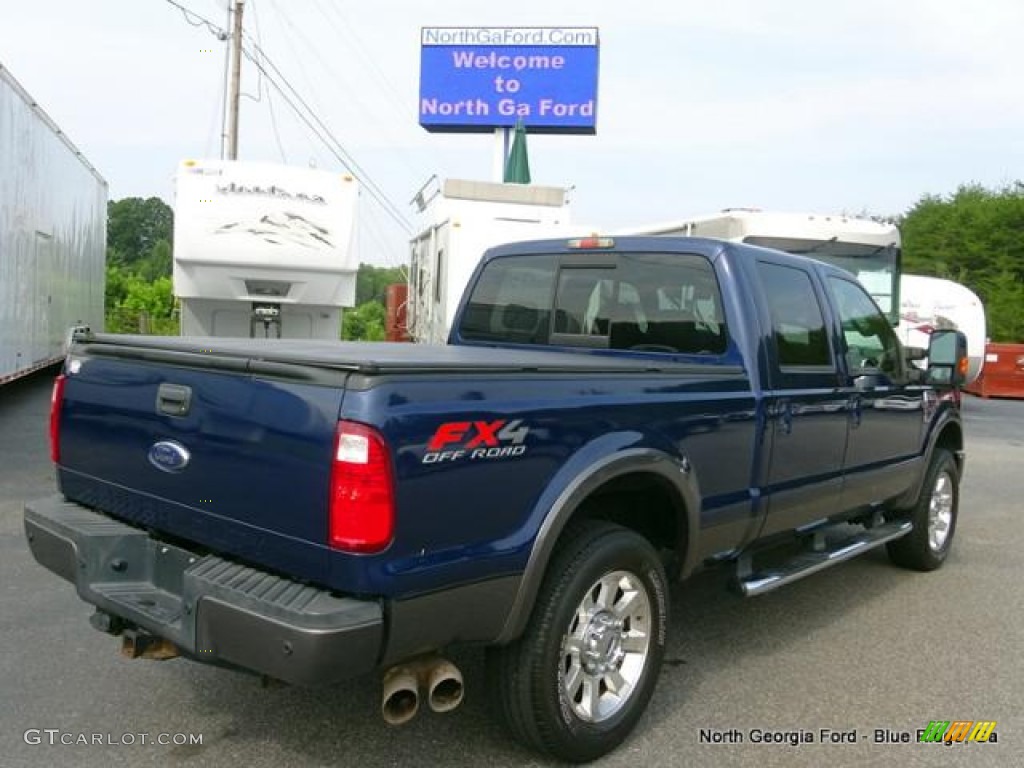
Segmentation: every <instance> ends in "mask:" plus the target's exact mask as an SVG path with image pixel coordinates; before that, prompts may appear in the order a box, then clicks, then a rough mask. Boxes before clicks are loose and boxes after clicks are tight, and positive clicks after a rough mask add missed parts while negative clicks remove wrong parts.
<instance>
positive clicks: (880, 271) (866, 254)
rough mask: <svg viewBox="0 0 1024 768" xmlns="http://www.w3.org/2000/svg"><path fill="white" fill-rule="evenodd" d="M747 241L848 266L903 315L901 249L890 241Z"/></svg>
mask: <svg viewBox="0 0 1024 768" xmlns="http://www.w3.org/2000/svg"><path fill="white" fill-rule="evenodd" d="M743 242H745V243H749V244H750V245H760V246H761V247H763V248H774V249H776V250H778V251H786V252H787V253H798V254H803V255H806V256H810V257H812V258H815V259H818V260H819V261H824V262H826V263H828V264H832V265H833V266H836V267H839V268H840V269H845V270H846V271H847V272H850V273H851V274H853V275H855V276H856V277H857V279H858V280H859V281H860V283H861V285H863V286H864V287H865V288H866V289H867V292H868V293H870V294H871V298H873V299H874V300H875V302H876V303H877V304H878V306H879V308H880V309H881V310H882V312H884V313H885V314H886V316H887V317H888V318H889V320H890V321H891V322H893V323H896V322H897V320H898V319H899V306H900V302H899V279H900V276H899V264H900V249H899V247H897V246H896V244H895V243H892V244H890V245H870V244H865V243H850V242H844V241H842V240H839V239H838V238H833V239H831V240H811V239H806V238H799V237H759V236H753V235H752V236H750V237H745V238H744V239H743Z"/></svg>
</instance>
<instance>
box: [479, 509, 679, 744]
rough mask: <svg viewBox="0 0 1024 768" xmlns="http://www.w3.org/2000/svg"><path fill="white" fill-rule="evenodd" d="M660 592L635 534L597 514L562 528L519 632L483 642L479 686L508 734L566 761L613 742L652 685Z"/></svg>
mask: <svg viewBox="0 0 1024 768" xmlns="http://www.w3.org/2000/svg"><path fill="white" fill-rule="evenodd" d="M666 601H667V585H666V578H665V571H664V568H663V567H662V564H661V560H660V559H659V557H658V554H657V552H656V551H655V550H654V548H653V547H652V546H651V544H650V543H649V542H648V541H647V540H646V539H644V538H643V537H642V536H640V535H639V534H637V533H634V532H633V531H630V530H628V529H625V528H622V527H620V526H617V525H612V524H610V523H605V522H599V521H584V522H582V523H579V524H574V525H573V526H571V527H570V528H569V529H567V531H566V532H565V533H564V534H563V537H562V540H561V541H560V542H559V546H558V548H557V550H556V552H555V555H554V557H553V558H552V561H551V564H550V566H549V568H548V571H547V574H546V575H545V577H544V581H543V583H542V585H541V588H540V592H539V593H538V595H537V602H536V603H535V605H534V608H533V613H532V614H531V617H530V620H529V623H528V624H527V627H526V630H525V631H524V633H523V635H522V636H521V637H520V638H519V639H518V640H516V641H515V642H513V643H511V644H509V645H506V646H501V647H495V648H490V649H488V653H487V677H488V683H489V686H488V687H489V689H490V690H491V692H492V695H493V696H494V703H495V704H496V707H497V709H498V714H499V716H500V717H501V719H502V720H503V721H504V722H505V724H506V726H507V727H508V728H509V730H511V731H512V733H513V735H514V736H516V737H517V738H518V739H519V740H521V741H523V742H525V743H526V744H528V745H529V746H531V747H533V748H535V749H537V750H540V751H542V752H545V753H547V754H549V755H552V756H554V757H556V758H559V759H561V760H565V761H569V762H576V763H579V762H587V761H590V760H594V759H596V758H598V757H600V756H601V755H604V754H606V753H607V752H610V751H611V750H613V749H614V748H615V747H617V746H618V745H619V744H620V743H621V742H622V741H623V739H625V738H626V736H627V735H629V733H630V731H632V730H633V727H634V726H635V725H636V723H637V721H638V720H639V719H640V716H641V715H642V714H643V712H644V709H646V707H647V703H648V701H649V700H650V698H651V694H652V693H653V692H654V686H655V684H656V682H657V678H658V672H659V671H660V669H661V661H662V656H663V655H664V650H665V634H666V629H667V624H668V608H667V602H666Z"/></svg>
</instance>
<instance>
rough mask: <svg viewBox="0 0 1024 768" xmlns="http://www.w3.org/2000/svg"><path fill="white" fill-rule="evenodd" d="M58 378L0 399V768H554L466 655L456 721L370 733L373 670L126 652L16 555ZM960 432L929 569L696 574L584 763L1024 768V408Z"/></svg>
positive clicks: (40, 476)
mask: <svg viewBox="0 0 1024 768" xmlns="http://www.w3.org/2000/svg"><path fill="white" fill-rule="evenodd" d="M51 375H52V374H50V373H44V374H40V375H36V376H34V377H31V378H30V379H28V380H24V381H18V382H14V383H12V384H9V385H5V386H4V387H0V644H2V645H0V647H2V649H3V652H2V653H0V691H2V694H0V765H2V766H12V767H13V766H81V767H82V768H91V767H92V766H96V767H97V768H99V767H101V766H102V767H103V768H107V767H108V766H109V767H113V766H122V765H124V766H129V765H130V766H146V765H182V766H187V765H196V766H199V765H204V766H205V765H213V766H220V765H224V766H246V768H262V767H263V766H266V767H267V768H270V766H274V768H277V767H278V766H327V765H337V766H358V767H359V768H364V767H365V768H370V767H372V766H406V765H415V766H430V765H443V766H474V768H477V767H478V766H481V765H490V766H529V765H547V764H548V763H546V762H545V761H544V760H542V759H540V758H538V757H537V756H536V755H534V754H533V753H531V752H529V751H527V750H525V749H523V748H521V747H519V746H518V745H517V744H516V743H514V742H513V741H511V739H510V738H509V737H508V736H506V734H505V732H504V731H503V730H502V729H501V728H500V727H499V726H498V725H497V723H496V722H495V721H493V720H492V718H491V717H490V714H489V712H488V706H487V705H488V699H489V695H488V692H487V690H485V688H484V682H483V669H482V653H481V652H480V651H479V650H475V649H463V650H461V651H459V652H458V653H457V654H455V655H453V657H452V658H453V660H454V661H456V662H457V663H458V664H459V665H460V666H461V667H462V669H463V672H464V675H465V678H466V700H465V703H464V704H463V706H462V707H460V708H459V709H457V710H456V711H455V712H453V713H451V714H446V715H436V714H433V713H430V712H426V713H421V714H420V716H418V717H417V718H416V719H415V720H413V721H412V722H411V723H410V724H408V725H405V726H401V727H397V728H396V727H391V726H388V725H386V724H385V723H384V722H383V721H382V720H381V717H380V679H379V677H378V676H367V677H363V678H360V679H357V680H353V681H351V682H349V683H346V684H343V685H338V686H335V687H332V688H329V689H326V690H303V689H295V688H288V687H271V688H263V687H261V685H260V683H259V681H258V680H257V679H255V678H252V677H249V676H246V675H242V674H238V673H234V672H229V671H224V670H219V669H214V668H209V667H205V666H203V665H200V664H195V663H191V662H188V661H184V660H174V661H166V662H153V661H130V660H128V659H125V658H123V657H121V656H120V655H119V653H118V648H119V644H118V640H116V639H114V638H111V637H108V636H106V635H103V634H100V633H99V632H97V631H95V630H94V629H92V628H91V627H90V626H89V624H88V616H89V615H90V613H91V612H92V611H91V608H90V607H89V606H87V605H85V604H84V603H82V602H81V601H80V600H79V599H78V598H77V596H76V595H75V592H74V589H73V588H72V587H71V585H69V584H68V583H66V582H64V581H62V580H61V579H59V578H58V577H56V576H54V575H53V574H51V573H50V572H48V571H46V570H44V569H43V568H42V567H41V566H39V565H37V564H36V563H35V561H34V560H33V559H32V557H31V555H30V554H29V551H28V548H27V546H26V543H25V540H24V534H23V530H22V517H21V515H22V505H23V503H24V502H25V501H26V500H28V499H31V498H35V497H39V496H45V495H48V494H50V493H53V492H54V491H55V484H54V478H53V471H52V468H51V466H50V463H49V458H48V450H47V445H46V429H47V411H48V405H49V393H50V381H51ZM964 416H965V421H966V429H967V450H968V460H967V471H966V476H965V478H964V481H963V485H962V496H961V505H960V520H959V524H958V529H957V532H956V540H955V542H954V544H953V550H952V552H951V554H950V557H949V560H948V561H947V563H946V564H945V566H944V567H943V568H942V569H941V570H939V571H937V572H935V573H931V574H918V573H911V572H907V571H902V570H900V569H898V568H895V567H893V566H891V565H890V564H889V563H888V561H887V559H886V557H885V555H884V553H871V554H868V555H866V556H864V557H861V558H858V559H855V560H853V561H851V562H849V563H846V564H843V565H841V566H838V567H836V568H831V569H829V570H826V571H824V572H822V573H820V574H816V575H814V576H812V577H810V578H807V579H805V580H802V581H800V582H797V583H795V584H793V585H791V586H788V587H785V588H783V589H781V590H779V591H777V592H774V593H770V594H768V595H765V596H762V597H757V598H751V599H743V598H740V597H737V596H735V595H734V594H732V593H730V592H728V591H726V589H725V584H726V579H727V574H726V573H725V572H724V571H709V572H705V573H702V574H700V575H699V576H697V577H695V578H694V579H692V580H690V581H689V582H687V583H686V584H684V585H682V586H681V587H680V588H679V589H677V590H676V592H675V594H674V596H673V599H672V604H671V615H672V629H671V633H670V638H669V642H668V651H667V655H666V664H665V667H664V669H663V671H662V675H661V679H660V682H659V684H658V688H657V690H656V692H655V695H654V698H653V700H652V702H651V705H650V707H649V709H648V712H647V714H646V715H645V717H644V718H643V720H642V721H641V723H640V725H639V726H638V728H637V729H636V731H635V732H634V734H633V735H632V736H631V737H630V739H629V740H628V741H627V742H626V743H625V744H624V745H623V746H622V747H621V748H620V749H619V750H617V751H616V752H614V753H613V754H611V755H609V756H608V757H606V758H604V759H603V760H601V761H599V762H598V763H597V765H601V766H631V767H635V766H637V765H642V766H645V768H647V767H648V766H690V765H693V766H703V765H713V766H758V767H759V768H762V767H767V766H787V767H788V766H821V765H838V766H846V765H863V766H874V765H878V766H888V765H897V764H898V765H900V766H901V768H911V767H912V766H948V765H964V766H968V765H969V766H1013V765H1024V716H1022V708H1024V652H1022V648H1024V578H1022V577H1024V559H1022V553H1024V505H1022V503H1021V500H1022V499H1024V401H1012V400H994V399H993V400H981V399H978V398H974V397H967V398H966V399H965V403H964ZM932 720H950V721H953V720H989V721H991V720H994V721H996V723H997V726H996V729H995V733H996V736H997V740H996V741H995V742H994V743H991V742H990V743H987V744H953V745H951V746H946V745H943V744H922V743H918V742H917V730H918V729H922V728H925V727H926V726H927V725H928V723H929V721H932ZM904 734H906V735H907V736H906V737H905V736H904ZM197 737H198V738H199V740H201V743H195V742H196V741H197ZM903 738H908V739H909V742H902V741H900V739H903ZM851 739H852V743H850V740H851ZM766 740H767V742H766ZM894 740H895V741H894ZM69 742H70V743H69ZM83 742H84V743H83ZM156 742H167V743H156Z"/></svg>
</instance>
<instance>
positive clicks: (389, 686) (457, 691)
mask: <svg viewBox="0 0 1024 768" xmlns="http://www.w3.org/2000/svg"><path fill="white" fill-rule="evenodd" d="M421 692H422V693H423V695H424V696H425V697H426V699H427V704H428V705H429V707H430V708H431V709H432V710H433V711H434V712H451V711H452V710H453V709H455V708H456V707H457V706H459V704H461V703H462V696H463V684H462V672H460V671H459V668H458V667H456V666H455V665H454V664H452V663H451V662H450V661H448V660H447V659H442V658H441V657H440V656H426V657H423V658H419V659H414V660H412V661H410V662H407V663H405V664H399V665H398V666H395V667H392V668H391V669H389V670H388V671H387V672H385V673H384V690H383V697H382V700H381V714H382V715H383V716H384V722H386V723H388V724H389V725H402V724H403V723H407V722H409V721H410V720H412V719H413V718H414V717H415V716H416V713H417V712H418V711H419V708H420V694H421Z"/></svg>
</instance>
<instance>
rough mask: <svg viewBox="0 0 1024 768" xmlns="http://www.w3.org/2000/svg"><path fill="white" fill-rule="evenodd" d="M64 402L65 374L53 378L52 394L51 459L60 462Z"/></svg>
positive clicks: (55, 462)
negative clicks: (61, 419)
mask: <svg viewBox="0 0 1024 768" xmlns="http://www.w3.org/2000/svg"><path fill="white" fill-rule="evenodd" d="M63 404H64V374H63V373H62V374H60V375H59V376H58V377H57V378H56V379H54V380H53V392H52V394H51V395H50V460H51V461H53V463H54V464H59V463H60V409H61V406H62V405H63Z"/></svg>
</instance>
